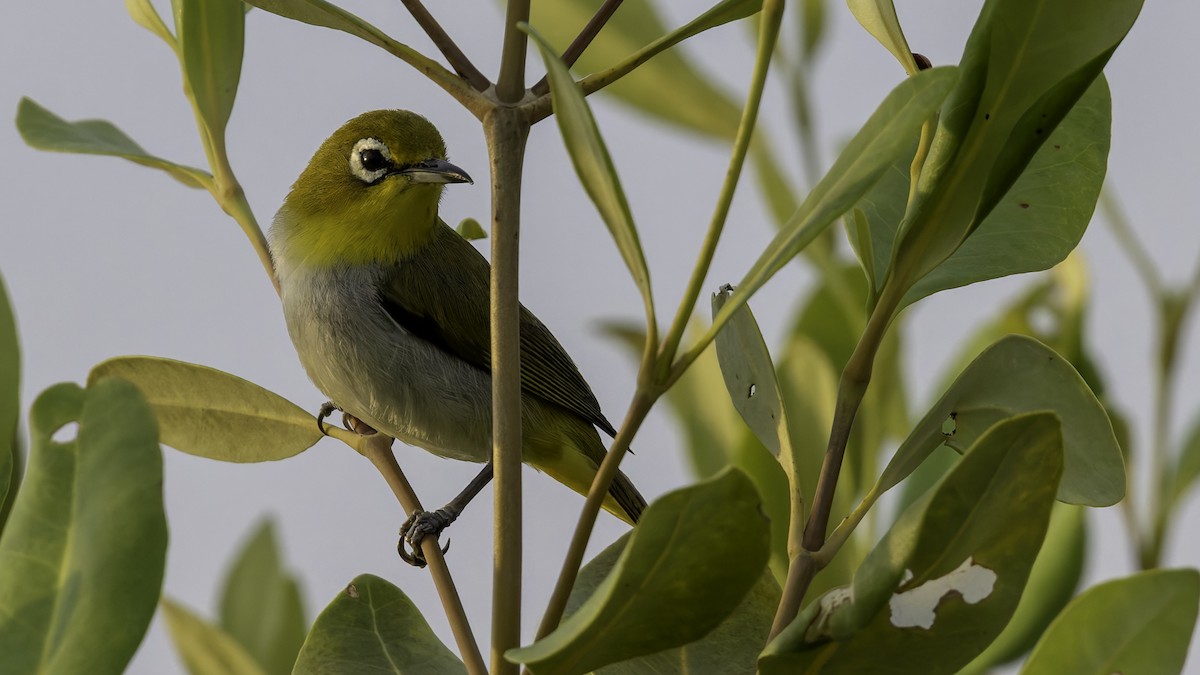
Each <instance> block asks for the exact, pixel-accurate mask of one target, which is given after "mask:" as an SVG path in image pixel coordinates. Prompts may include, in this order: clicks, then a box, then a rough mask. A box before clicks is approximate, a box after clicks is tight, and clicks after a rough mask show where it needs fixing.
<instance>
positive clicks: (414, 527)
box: [396, 508, 458, 567]
mask: <svg viewBox="0 0 1200 675" xmlns="http://www.w3.org/2000/svg"><path fill="white" fill-rule="evenodd" d="M457 518H458V514H457V513H455V512H454V511H453V510H452V509H444V508H443V509H438V510H437V511H413V513H412V515H411V516H409V517H408V520H406V521H404V524H403V525H401V526H400V543H398V544H397V545H396V551H397V552H398V553H399V554H400V558H401V559H402V560H404V562H406V563H408V564H409V565H412V566H414V567H424V566H425V565H426V564H427V563H426V560H425V553H424V552H423V551H422V550H421V542H422V541H423V540H424V539H425V537H433V538H434V539H437V538H438V536H439V535H441V533H442V530H445V529H446V528H447V527H449V526H450V523H453V522H454V521H455V520H456V519H457ZM405 543H407V544H408V546H407V547H406V546H405ZM407 548H411V549H412V552H411V553H409V552H408V550H407ZM449 550H450V542H449V540H447V541H446V545H445V546H444V547H442V553H443V554H445V553H446V552H447V551H449Z"/></svg>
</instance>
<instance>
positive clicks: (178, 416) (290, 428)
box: [88, 356, 321, 462]
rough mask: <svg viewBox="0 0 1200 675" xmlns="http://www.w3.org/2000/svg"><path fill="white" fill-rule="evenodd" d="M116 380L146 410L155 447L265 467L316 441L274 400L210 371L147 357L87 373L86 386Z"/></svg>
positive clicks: (292, 408) (299, 413)
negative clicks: (154, 421)
mask: <svg viewBox="0 0 1200 675" xmlns="http://www.w3.org/2000/svg"><path fill="white" fill-rule="evenodd" d="M102 377H119V378H121V379H123V380H127V381H129V382H132V383H133V384H135V385H137V387H138V388H139V389H141V390H142V393H143V394H145V396H146V400H148V401H149V402H150V405H151V406H153V407H154V412H155V414H156V415H157V416H158V425H159V429H160V432H161V434H162V442H163V443H164V444H166V445H169V446H171V447H173V448H175V449H176V450H180V451H182V452H186V453H188V454H189V455H197V456H199V457H208V458H209V459H218V460H221V461H223V462H265V461H270V460H277V459H285V458H287V457H291V456H293V455H296V454H299V453H301V452H303V451H305V450H307V449H308V448H309V447H311V446H312V445H313V444H314V443H316V442H317V441H319V440H320V439H321V432H320V431H319V430H318V429H317V421H316V420H315V419H314V418H313V416H312V415H311V414H309V413H307V412H305V411H304V410H302V409H300V408H299V407H298V406H296V404H294V403H292V402H291V401H288V400H287V399H285V398H283V397H282V396H280V395H278V394H275V393H272V392H270V391H267V390H266V389H263V388H262V387H260V386H258V385H257V384H254V383H253V382H248V381H246V380H243V379H242V378H240V377H237V376H236V375H230V374H229V373H224V372H221V371H219V370H217V369H215V368H208V367H206V366H198V365H196V364H193V363H184V362H183V361H173V360H171V359H162V358H157V357H153V356H120V357H117V358H114V359H109V360H108V361H105V362H103V363H100V364H98V365H97V366H96V367H94V368H92V372H91V373H90V374H88V382H89V383H91V382H95V381H97V380H98V379H100V378H102Z"/></svg>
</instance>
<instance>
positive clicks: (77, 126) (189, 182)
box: [17, 98, 212, 189]
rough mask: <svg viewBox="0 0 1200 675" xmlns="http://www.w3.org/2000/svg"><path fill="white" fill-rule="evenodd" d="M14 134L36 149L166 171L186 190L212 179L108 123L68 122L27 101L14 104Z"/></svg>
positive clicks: (91, 121)
mask: <svg viewBox="0 0 1200 675" xmlns="http://www.w3.org/2000/svg"><path fill="white" fill-rule="evenodd" d="M17 131H18V132H20V134H21V138H22V139H24V141H25V142H26V143H28V144H29V145H30V146H31V147H34V148H37V149H38V150H47V151H50V152H71V153H76V154H81V155H107V156H110V157H121V158H123V159H127V160H129V161H131V162H133V163H135V164H141V165H142V166H148V167H151V168H153V169H160V170H162V171H166V172H167V173H168V174H170V176H171V177H172V178H174V179H175V180H178V181H179V182H180V183H183V184H184V185H186V186H188V187H194V188H205V189H207V188H208V187H209V186H210V185H212V176H211V175H209V174H208V173H207V172H205V171H202V170H200V169H196V168H193V167H190V166H184V165H182V164H176V163H175V162H170V161H167V160H165V159H162V158H160V157H155V156H154V155H151V154H149V153H148V152H146V151H145V150H143V149H142V146H140V145H138V144H137V143H135V142H134V140H133V139H132V138H130V137H129V136H126V135H125V132H123V131H121V130H120V129H118V128H116V127H115V126H113V125H112V123H110V122H106V121H104V120H80V121H78V122H68V121H66V120H64V119H63V118H61V117H59V116H58V115H55V114H54V113H52V112H50V111H49V110H47V109H45V108H43V107H42V106H40V105H38V104H37V103H36V102H35V101H33V99H30V98H22V99H21V102H20V104H18V105H17Z"/></svg>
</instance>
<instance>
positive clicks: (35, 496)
mask: <svg viewBox="0 0 1200 675" xmlns="http://www.w3.org/2000/svg"><path fill="white" fill-rule="evenodd" d="M72 423H77V426H76V427H74V428H75V429H76V430H77V435H76V436H75V438H74V439H72V440H61V441H59V440H55V439H56V438H62V437H63V436H64V435H65V434H67V433H69V432H70V431H71V430H72V426H73V425H72ZM30 437H31V439H32V442H33V447H32V450H31V452H30V456H29V469H28V471H27V472H26V475H25V481H24V483H23V485H22V486H21V491H20V494H19V495H18V496H17V501H16V504H15V505H14V506H13V511H12V516H11V517H10V519H9V521H8V524H7V526H6V528H5V530H4V538H3V539H0V654H2V655H3V660H4V671H5V672H11V673H32V672H38V673H117V672H121V671H123V670H124V668H125V666H126V665H127V664H128V663H129V659H130V658H132V656H133V653H134V651H135V650H136V649H137V646H138V644H139V643H140V642H141V641H142V636H143V635H144V634H145V632H146V628H147V626H148V625H149V624H150V619H151V617H152V616H153V615H154V608H155V606H156V605H157V603H158V594H159V590H160V588H161V586H162V577H163V565H164V562H165V559H166V551H167V523H166V516H165V515H164V513H163V497H162V452H161V451H160V450H159V447H158V439H157V433H156V429H155V424H154V413H153V412H152V411H151V410H150V406H148V405H147V404H146V401H145V400H144V399H143V398H142V396H141V394H140V393H139V392H138V391H137V389H135V388H134V387H133V386H132V385H130V384H128V383H126V382H121V381H119V380H111V379H105V380H102V381H100V382H96V383H95V384H94V385H92V386H90V387H89V388H88V389H86V390H84V389H80V388H79V387H78V386H76V385H74V384H59V385H55V386H53V387H51V388H49V389H47V390H46V391H44V392H42V394H41V396H39V397H38V398H37V400H36V401H34V404H33V409H32V411H31V412H30Z"/></svg>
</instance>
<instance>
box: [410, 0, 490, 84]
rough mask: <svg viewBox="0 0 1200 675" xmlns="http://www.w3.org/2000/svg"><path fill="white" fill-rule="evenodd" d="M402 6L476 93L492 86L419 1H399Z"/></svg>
mask: <svg viewBox="0 0 1200 675" xmlns="http://www.w3.org/2000/svg"><path fill="white" fill-rule="evenodd" d="M401 2H403V3H404V6H405V7H406V8H407V9H408V13H409V14H411V15H412V17H413V19H415V20H416V22H417V24H418V25H420V26H421V28H422V29H424V31H425V34H426V35H428V36H429V39H430V40H433V44H434V45H435V46H436V47H437V48H438V50H439V51H441V52H442V56H444V57H446V61H447V62H449V63H450V67H451V68H454V70H455V72H457V73H458V74H459V76H460V77H462V78H463V79H464V80H466V81H467V82H469V83H470V84H471V86H472V87H475V90H476V91H483V90H484V89H487V88H488V87H490V86H491V85H492V83H491V82H489V81H488V79H487V77H485V76H484V74H483V73H481V72H479V69H478V68H476V67H475V64H473V63H471V60H470V59H468V58H467V55H466V54H464V53H463V52H462V50H461V49H459V48H458V45H457V44H455V42H454V40H453V39H451V37H450V36H449V35H448V34H447V33H446V31H445V30H443V29H442V27H441V25H440V24H438V22H437V19H435V18H433V15H432V14H430V13H429V10H427V9H425V5H422V4H421V0H401Z"/></svg>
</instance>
